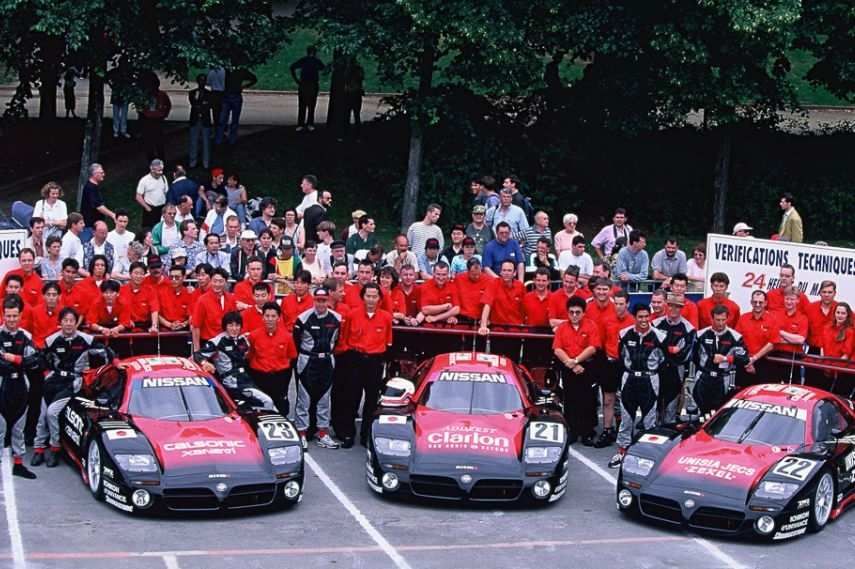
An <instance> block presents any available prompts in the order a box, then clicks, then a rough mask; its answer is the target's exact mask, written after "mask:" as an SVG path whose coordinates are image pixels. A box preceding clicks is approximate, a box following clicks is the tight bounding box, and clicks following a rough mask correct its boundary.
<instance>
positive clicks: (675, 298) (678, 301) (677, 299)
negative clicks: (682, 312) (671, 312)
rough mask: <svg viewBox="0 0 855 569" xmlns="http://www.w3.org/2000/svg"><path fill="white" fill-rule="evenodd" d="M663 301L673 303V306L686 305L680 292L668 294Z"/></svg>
mask: <svg viewBox="0 0 855 569" xmlns="http://www.w3.org/2000/svg"><path fill="white" fill-rule="evenodd" d="M665 302H667V303H668V304H673V305H674V306H686V300H685V299H684V298H683V295H682V294H669V295H668V296H667V297H666V300H665Z"/></svg>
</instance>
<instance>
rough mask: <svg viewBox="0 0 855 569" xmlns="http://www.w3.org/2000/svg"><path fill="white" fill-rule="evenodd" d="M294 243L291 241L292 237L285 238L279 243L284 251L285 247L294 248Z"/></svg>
mask: <svg viewBox="0 0 855 569" xmlns="http://www.w3.org/2000/svg"><path fill="white" fill-rule="evenodd" d="M293 246H294V241H292V240H291V238H290V237H283V238H282V241H280V242H279V248H280V249H284V248H285V247H293Z"/></svg>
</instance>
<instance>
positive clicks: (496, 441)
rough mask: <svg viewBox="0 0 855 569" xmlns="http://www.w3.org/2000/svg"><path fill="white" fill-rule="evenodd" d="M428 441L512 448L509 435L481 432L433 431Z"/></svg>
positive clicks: (435, 443)
mask: <svg viewBox="0 0 855 569" xmlns="http://www.w3.org/2000/svg"><path fill="white" fill-rule="evenodd" d="M427 441H428V443H430V444H432V445H444V446H447V445H463V446H484V447H500V448H510V446H511V440H510V439H509V438H508V437H494V436H492V435H482V434H481V433H466V434H464V433H449V432H447V431H446V432H442V433H431V434H429V435H428V436H427Z"/></svg>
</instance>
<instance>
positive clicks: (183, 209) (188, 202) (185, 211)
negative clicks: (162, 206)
mask: <svg viewBox="0 0 855 569" xmlns="http://www.w3.org/2000/svg"><path fill="white" fill-rule="evenodd" d="M176 208H177V209H178V211H177V213H176V214H175V223H181V222H182V221H184V220H185V219H189V220H191V221H193V198H191V197H190V196H188V195H187V194H184V195H183V196H181V197H180V198H179V199H178V203H177V204H176Z"/></svg>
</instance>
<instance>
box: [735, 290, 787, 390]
mask: <svg viewBox="0 0 855 569" xmlns="http://www.w3.org/2000/svg"><path fill="white" fill-rule="evenodd" d="M780 330H781V328H780V326H779V324H778V319H777V318H776V317H775V315H774V314H772V313H770V312H769V311H768V310H766V293H765V292H763V291H762V290H755V291H754V292H752V293H751V312H749V313H748V314H743V315H742V316H740V317H739V324H737V325H736V331H737V332H739V333H740V334H742V338H743V341H744V342H745V349H746V350H748V355H749V356H751V357H750V359H749V362H748V364H746V365H745V367H744V368H742V370H741V372H739V373H737V376H736V384H737V385H738V386H739V387H747V386H749V385H754V384H756V383H761V382H765V381H769V380H780V379H782V378H780V377H776V378H771V377H769V366H768V362H766V360H764V359H763V358H764V357H765V356H766V354H768V353H769V352H771V351H772V350H773V349H774V348H775V344H776V343H778V342H780V341H781V334H780Z"/></svg>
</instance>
